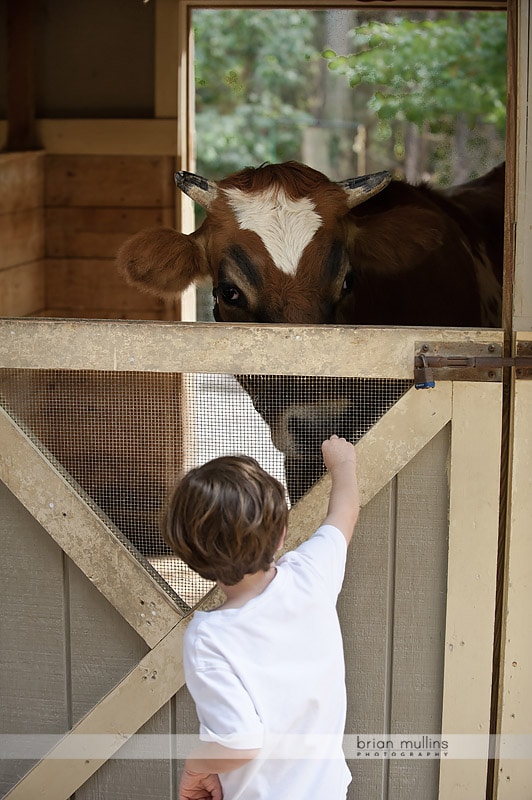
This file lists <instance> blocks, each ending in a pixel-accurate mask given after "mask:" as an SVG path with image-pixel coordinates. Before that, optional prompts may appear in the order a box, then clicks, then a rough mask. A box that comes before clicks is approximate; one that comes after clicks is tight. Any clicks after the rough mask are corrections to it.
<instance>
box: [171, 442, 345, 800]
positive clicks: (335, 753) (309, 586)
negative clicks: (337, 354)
mask: <svg viewBox="0 0 532 800" xmlns="http://www.w3.org/2000/svg"><path fill="white" fill-rule="evenodd" d="M322 453H323V460H324V463H325V466H326V467H327V469H328V471H329V473H330V475H331V479H332V485H331V493H330V497H329V505H328V510H327V516H326V518H325V520H324V522H323V523H322V525H321V526H320V528H319V529H318V530H317V531H316V533H315V534H314V535H313V536H312V537H311V538H310V539H309V540H308V541H307V542H305V543H303V544H302V545H300V547H298V548H297V549H296V550H294V551H293V552H290V553H287V554H286V555H284V556H283V557H282V558H280V559H279V561H278V562H277V563H275V562H274V555H275V553H276V552H277V550H278V549H279V548H280V547H281V546H282V544H283V541H284V536H285V533H286V523H287V518H288V510H287V507H286V501H285V493H284V489H283V487H282V485H281V484H280V483H279V482H278V481H276V480H275V479H274V478H273V477H271V476H270V475H269V474H268V473H266V472H265V471H264V470H262V469H261V467H259V465H258V464H257V462H256V461H254V459H251V458H248V457H246V456H234V457H233V456H226V457H221V458H217V459H214V460H213V461H210V462H208V463H207V464H204V465H203V466H202V467H199V468H197V469H194V470H191V471H190V472H189V473H187V474H186V475H185V477H184V478H183V480H182V481H181V482H180V483H179V484H178V486H177V487H176V489H175V490H174V493H173V496H172V498H171V500H170V504H169V507H168V510H167V513H166V516H165V520H164V523H163V529H164V533H165V537H166V539H167V541H168V543H169V544H170V546H171V547H172V548H173V550H174V551H175V552H176V553H177V555H179V556H180V557H181V558H182V559H183V560H184V561H185V562H186V563H187V564H188V565H189V566H190V567H191V568H192V569H194V570H195V571H196V572H198V573H199V574H200V575H201V576H203V577H205V578H209V579H211V580H215V581H216V582H217V583H218V585H219V586H220V588H221V589H222V590H223V592H224V594H225V595H226V600H225V602H224V603H223V604H222V605H221V606H219V607H218V608H216V609H214V610H213V611H209V612H204V611H197V612H196V613H195V614H194V617H193V619H192V622H191V623H190V625H189V627H188V629H187V631H186V634H185V644H184V666H185V676H186V682H187V686H188V688H189V691H190V693H191V695H192V697H193V699H194V701H195V703H196V710H197V713H198V718H199V721H200V739H201V740H202V743H201V744H200V746H199V747H198V748H197V749H196V751H195V752H193V753H192V754H191V755H189V757H188V758H187V760H186V762H185V768H184V772H183V776H182V779H181V785H180V790H179V800H221V799H222V798H225V800H345V796H346V792H347V787H348V785H349V782H350V780H351V776H350V774H349V771H348V769H347V765H346V763H345V758H344V756H343V752H342V736H343V731H344V725H345V712H346V697H345V670H344V658H343V646H342V637H341V632H340V627H339V622H338V617H337V614H336V607H335V606H336V600H337V597H338V593H339V591H340V588H341V586H342V581H343V575H344V569H345V559H346V552H347V545H348V544H349V542H350V540H351V536H352V534H353V528H354V526H355V523H356V521H357V518H358V510H359V497H358V484H357V477H356V459H355V449H354V447H353V445H351V444H349V443H348V442H347V441H346V440H345V439H341V438H338V437H337V436H331V438H330V439H327V440H326V441H325V442H323V444H322Z"/></svg>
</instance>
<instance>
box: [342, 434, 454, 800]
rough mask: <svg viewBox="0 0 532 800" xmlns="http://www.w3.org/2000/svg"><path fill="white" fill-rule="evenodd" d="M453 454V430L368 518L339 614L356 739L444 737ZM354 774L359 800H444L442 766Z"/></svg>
mask: <svg viewBox="0 0 532 800" xmlns="http://www.w3.org/2000/svg"><path fill="white" fill-rule="evenodd" d="M448 451H449V430H448V428H446V429H444V430H443V431H442V432H441V433H440V434H438V435H437V436H436V437H435V438H434V439H433V440H432V441H431V442H430V443H429V444H428V445H427V446H426V447H425V448H424V449H423V450H422V451H421V452H420V453H419V455H418V456H417V457H416V458H414V459H413V460H412V461H411V462H410V463H409V464H408V465H407V466H406V467H405V468H404V469H403V470H402V471H401V472H400V473H399V475H398V476H397V478H396V479H395V480H394V481H392V482H391V483H389V484H388V485H387V486H386V487H385V488H384V489H383V490H382V491H381V492H380V493H379V494H378V495H377V496H376V497H375V498H374V499H373V500H372V501H371V502H370V503H369V504H368V505H367V506H366V507H365V508H364V509H363V510H362V512H361V515H360V520H359V523H358V525H357V529H356V531H355V536H354V539H353V542H352V544H351V548H350V551H349V556H348V565H347V571H346V579H345V582H344V587H343V590H342V593H341V596H340V599H339V604H338V609H339V614H340V619H341V623H342V629H343V634H344V649H345V656H346V674H347V678H346V680H347V689H348V717H347V726H346V733H347V734H357V735H360V737H361V738H364V737H366V738H367V739H369V738H374V737H379V738H384V735H385V734H386V733H408V734H410V733H422V734H423V733H425V734H434V733H438V732H439V731H440V729H441V704H442V686H443V684H442V681H443V638H444V632H445V599H446V577H447V570H446V564H447V526H448V521H447V520H448V496H449V495H448V485H447V473H446V466H447V458H448ZM351 741H352V740H351ZM362 751H363V749H362V748H361V749H360V752H362ZM350 769H351V771H352V774H353V782H352V784H351V787H350V791H349V798H350V800H354V798H359V797H364V798H365V800H383V798H384V800H400V799H401V798H406V797H408V798H409V800H431V798H436V797H437V795H438V775H439V764H438V762H437V761H432V760H431V761H423V762H421V761H420V760H419V759H416V760H414V761H404V760H383V759H380V758H379V759H377V758H375V757H367V758H359V759H355V760H353V761H351V762H350Z"/></svg>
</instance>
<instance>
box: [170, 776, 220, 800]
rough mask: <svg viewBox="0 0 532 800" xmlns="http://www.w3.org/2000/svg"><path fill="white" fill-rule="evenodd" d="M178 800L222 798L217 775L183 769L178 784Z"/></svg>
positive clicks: (213, 799)
mask: <svg viewBox="0 0 532 800" xmlns="http://www.w3.org/2000/svg"><path fill="white" fill-rule="evenodd" d="M179 800H223V792H222V785H221V783H220V779H219V777H218V775H214V774H207V773H203V772H190V771H189V770H187V769H185V770H184V772H183V775H182V776H181V783H180V785H179Z"/></svg>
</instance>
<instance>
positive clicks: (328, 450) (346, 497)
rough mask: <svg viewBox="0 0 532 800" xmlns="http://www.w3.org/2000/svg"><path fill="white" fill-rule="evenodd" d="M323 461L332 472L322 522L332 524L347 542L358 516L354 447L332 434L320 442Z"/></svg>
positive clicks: (349, 539)
mask: <svg viewBox="0 0 532 800" xmlns="http://www.w3.org/2000/svg"><path fill="white" fill-rule="evenodd" d="M321 451H322V453H323V461H324V463H325V466H326V467H327V469H328V470H329V474H330V476H331V480H332V485H331V494H330V496H329V507H328V509H327V516H326V518H325V520H324V522H325V523H328V524H330V525H334V526H335V527H336V528H338V530H340V531H341V532H342V533H343V535H344V536H345V539H346V542H347V543H348V544H349V542H350V541H351V537H352V536H353V528H354V527H355V523H356V521H357V519H358V511H359V503H360V500H359V495H358V481H357V460H356V452H355V447H354V445H352V444H351V443H350V442H348V441H346V440H345V439H342V438H339V437H338V436H336V435H334V436H331V438H330V439H326V440H325V441H324V442H323V444H322V446H321Z"/></svg>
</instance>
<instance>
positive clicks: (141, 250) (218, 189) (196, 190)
mask: <svg viewBox="0 0 532 800" xmlns="http://www.w3.org/2000/svg"><path fill="white" fill-rule="evenodd" d="M175 180H176V184H177V186H178V187H179V188H180V189H182V190H183V191H184V192H185V193H186V194H188V195H189V196H190V197H192V198H193V199H194V200H195V201H196V202H197V203H199V204H200V205H201V206H203V208H204V209H205V210H206V219H205V221H204V222H203V224H202V225H201V226H200V227H199V228H198V230H196V231H195V232H194V233H192V234H190V235H185V234H182V233H177V232H176V231H174V230H172V229H171V228H157V229H152V230H148V231H143V232H141V233H139V234H137V235H136V236H133V237H132V238H131V239H129V240H128V241H127V242H126V243H125V244H124V245H123V246H122V248H121V249H120V251H119V253H118V265H119V268H120V270H121V271H122V273H123V274H124V275H125V276H126V278H127V280H128V281H129V282H130V283H132V284H134V285H136V286H138V287H140V288H143V289H146V290H148V291H150V292H152V293H155V294H158V295H160V296H163V297H167V296H169V295H176V294H180V293H181V292H183V291H184V290H185V289H186V288H187V287H188V286H189V285H190V284H191V283H193V282H195V281H198V280H201V279H202V278H208V277H210V278H211V279H212V282H213V294H214V316H215V318H216V319H217V320H218V321H222V322H289V323H312V324H314V323H327V322H335V321H337V313H336V312H337V309H338V307H339V304H340V303H342V301H343V300H344V299H345V298H346V296H348V295H349V294H350V293H351V291H352V266H351V263H350V257H349V249H350V247H351V244H352V243H351V241H350V240H351V239H352V238H353V235H354V233H356V232H354V231H353V228H352V225H353V222H352V220H351V221H350V225H348V224H347V221H348V217H349V212H350V210H351V209H353V208H354V207H355V206H357V205H359V204H361V203H363V202H364V201H366V200H368V199H369V198H370V197H372V196H373V195H375V194H377V193H378V192H380V191H381V190H382V189H383V188H384V187H385V186H386V185H387V184H388V183H389V181H390V175H389V174H388V173H387V172H379V173H376V174H374V175H366V176H364V177H361V178H354V179H350V180H347V181H343V182H341V183H333V182H332V181H330V180H329V179H328V178H327V177H326V176H325V175H323V174H322V173H320V172H317V171H316V170H314V169H311V168H310V167H307V166H305V165H303V164H298V163H296V162H288V163H286V164H273V165H265V166H263V167H260V168H258V169H251V168H248V169H245V170H242V171H241V172H238V173H236V174H234V175H231V176H229V177H228V178H225V179H223V180H221V181H219V182H218V183H213V182H210V181H207V180H205V179H204V178H201V177H199V176H198V175H194V174H192V173H189V172H178V173H176V176H175ZM360 230H361V236H362V237H364V236H368V232H367V231H366V230H365V229H362V228H361V229H360ZM368 238H369V237H368Z"/></svg>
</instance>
